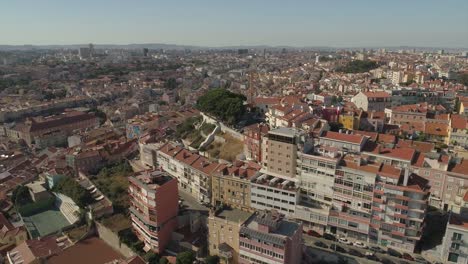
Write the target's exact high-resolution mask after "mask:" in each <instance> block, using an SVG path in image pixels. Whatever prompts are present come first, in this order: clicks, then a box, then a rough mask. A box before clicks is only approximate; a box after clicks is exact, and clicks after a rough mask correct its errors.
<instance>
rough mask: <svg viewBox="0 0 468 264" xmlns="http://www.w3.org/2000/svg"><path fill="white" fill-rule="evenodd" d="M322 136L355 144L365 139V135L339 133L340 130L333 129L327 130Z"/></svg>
mask: <svg viewBox="0 0 468 264" xmlns="http://www.w3.org/2000/svg"><path fill="white" fill-rule="evenodd" d="M322 138H326V139H332V140H337V141H343V142H351V143H354V144H361V142H363V141H364V136H360V135H351V134H345V133H338V132H333V131H325V132H324V133H323V135H322Z"/></svg>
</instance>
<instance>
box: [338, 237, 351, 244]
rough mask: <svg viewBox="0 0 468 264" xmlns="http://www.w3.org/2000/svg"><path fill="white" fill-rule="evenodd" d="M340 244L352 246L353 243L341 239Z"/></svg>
mask: <svg viewBox="0 0 468 264" xmlns="http://www.w3.org/2000/svg"><path fill="white" fill-rule="evenodd" d="M338 242H340V243H342V244H345V245H352V244H353V243H352V242H351V241H349V240H348V239H346V238H344V237H340V239H338Z"/></svg>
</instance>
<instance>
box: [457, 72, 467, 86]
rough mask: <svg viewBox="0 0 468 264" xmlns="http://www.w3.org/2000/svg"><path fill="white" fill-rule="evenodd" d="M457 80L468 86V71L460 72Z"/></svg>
mask: <svg viewBox="0 0 468 264" xmlns="http://www.w3.org/2000/svg"><path fill="white" fill-rule="evenodd" d="M457 81H458V82H459V83H461V84H463V85H465V86H468V73H463V74H458V77H457Z"/></svg>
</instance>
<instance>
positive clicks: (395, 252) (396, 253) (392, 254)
mask: <svg viewBox="0 0 468 264" xmlns="http://www.w3.org/2000/svg"><path fill="white" fill-rule="evenodd" d="M387 254H389V255H390V256H392V257H397V258H401V257H402V256H403V255H401V253H400V252H398V251H396V250H394V249H392V248H389V249H388V250H387Z"/></svg>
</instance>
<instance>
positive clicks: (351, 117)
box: [338, 112, 360, 130]
mask: <svg viewBox="0 0 468 264" xmlns="http://www.w3.org/2000/svg"><path fill="white" fill-rule="evenodd" d="M338 122H339V123H340V124H342V125H343V128H345V129H348V130H358V129H359V123H360V118H359V116H358V115H356V113H355V112H345V113H342V114H340V117H339V118H338Z"/></svg>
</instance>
